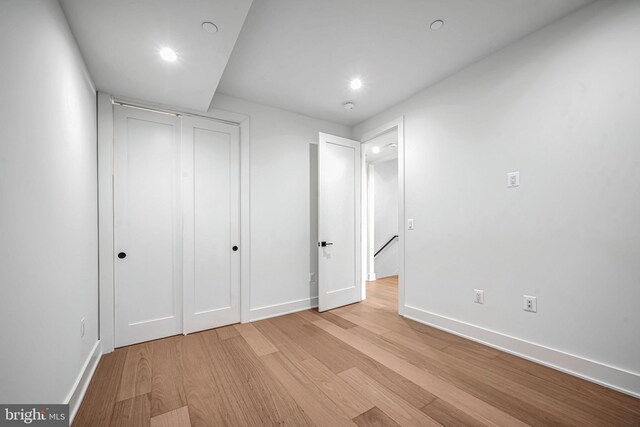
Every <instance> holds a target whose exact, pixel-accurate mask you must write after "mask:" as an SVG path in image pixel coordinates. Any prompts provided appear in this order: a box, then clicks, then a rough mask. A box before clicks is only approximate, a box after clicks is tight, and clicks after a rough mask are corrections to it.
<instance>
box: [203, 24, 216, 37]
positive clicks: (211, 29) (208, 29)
mask: <svg viewBox="0 0 640 427" xmlns="http://www.w3.org/2000/svg"><path fill="white" fill-rule="evenodd" d="M202 29H203V30H204V32H205V33H209V34H213V33H217V32H218V26H217V25H216V24H214V23H213V22H208V21H207V22H203V23H202Z"/></svg>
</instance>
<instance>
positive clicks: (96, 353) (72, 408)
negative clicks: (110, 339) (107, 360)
mask: <svg viewBox="0 0 640 427" xmlns="http://www.w3.org/2000/svg"><path fill="white" fill-rule="evenodd" d="M100 357H102V351H101V348H100V340H98V341H96V343H95V345H94V346H93V349H92V350H91V353H89V357H87V360H86V361H85V362H84V366H83V367H82V370H81V371H80V375H78V378H77V379H76V382H75V383H74V384H73V387H72V388H71V391H70V392H69V395H68V396H67V398H66V399H65V402H64V403H68V404H69V425H71V423H73V418H74V417H75V416H76V414H77V413H78V409H79V408H80V404H81V403H82V399H83V398H84V394H85V393H86V392H87V388H88V387H89V383H90V382H91V378H93V374H94V373H95V371H96V367H97V366H98V362H99V361H100Z"/></svg>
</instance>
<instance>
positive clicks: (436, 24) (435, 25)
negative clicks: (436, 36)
mask: <svg viewBox="0 0 640 427" xmlns="http://www.w3.org/2000/svg"><path fill="white" fill-rule="evenodd" d="M442 27H444V21H443V20H442V19H436V20H435V21H433V22H432V23H431V25H430V28H431V31H438V30H439V29H441V28H442Z"/></svg>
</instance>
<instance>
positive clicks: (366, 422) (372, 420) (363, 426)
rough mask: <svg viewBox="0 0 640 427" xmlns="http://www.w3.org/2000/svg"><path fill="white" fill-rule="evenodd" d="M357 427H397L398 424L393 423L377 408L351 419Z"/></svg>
mask: <svg viewBox="0 0 640 427" xmlns="http://www.w3.org/2000/svg"><path fill="white" fill-rule="evenodd" d="M353 422H354V423H356V424H358V427H398V426H399V424H398V423H396V422H395V421H393V419H392V418H390V417H389V416H388V415H387V414H385V413H384V412H382V411H381V410H380V409H379V408H378V407H377V406H374V407H373V408H371V409H369V410H368V411H367V412H365V413H364V414H361V415H358V416H357V417H356V418H354V419H353Z"/></svg>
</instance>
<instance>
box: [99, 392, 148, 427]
mask: <svg viewBox="0 0 640 427" xmlns="http://www.w3.org/2000/svg"><path fill="white" fill-rule="evenodd" d="M150 423H151V397H150V396H149V394H148V393H147V394H142V395H139V396H136V397H132V398H131V399H126V400H120V401H118V402H116V403H115V405H114V407H113V415H112V416H111V422H110V423H109V425H110V426H113V427H149V425H150Z"/></svg>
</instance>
